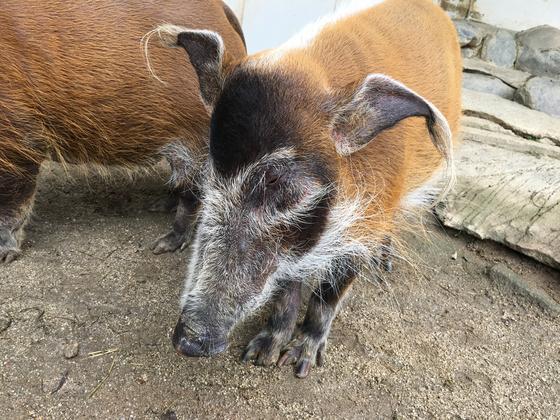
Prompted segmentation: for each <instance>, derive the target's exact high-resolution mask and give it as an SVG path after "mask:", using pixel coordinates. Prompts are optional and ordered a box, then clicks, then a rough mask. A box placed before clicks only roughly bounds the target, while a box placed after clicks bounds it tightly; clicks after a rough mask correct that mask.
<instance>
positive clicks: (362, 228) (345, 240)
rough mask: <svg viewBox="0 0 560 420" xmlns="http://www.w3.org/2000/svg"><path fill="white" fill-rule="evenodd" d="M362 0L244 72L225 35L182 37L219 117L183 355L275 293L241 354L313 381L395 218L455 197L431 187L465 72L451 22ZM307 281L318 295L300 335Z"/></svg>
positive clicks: (215, 344)
mask: <svg viewBox="0 0 560 420" xmlns="http://www.w3.org/2000/svg"><path fill="white" fill-rule="evenodd" d="M364 3H365V2H363V1H362V2H359V4H360V5H361V6H362V8H359V7H358V8H352V7H351V8H350V9H347V10H345V11H343V12H341V13H339V14H338V15H335V16H333V17H327V18H325V19H323V20H321V21H319V22H318V23H317V24H314V25H311V26H309V27H308V28H306V29H305V30H304V31H303V32H302V33H301V34H299V35H297V36H296V37H294V38H293V39H291V40H290V41H288V42H287V43H286V44H284V45H283V46H281V47H279V48H277V49H274V50H270V51H265V52H263V53H260V54H257V55H255V56H252V57H249V58H248V59H247V60H245V61H244V62H243V63H241V64H237V65H232V64H229V63H227V62H224V61H223V60H221V59H220V54H221V53H220V52H221V51H223V49H224V48H223V43H222V41H221V40H220V37H219V36H218V35H217V34H208V33H202V32H200V31H196V30H194V31H187V32H185V33H181V34H179V35H178V42H179V44H180V45H182V46H183V47H184V48H185V49H186V51H187V53H188V54H189V56H190V58H191V60H192V62H193V63H198V65H195V69H196V71H197V74H198V76H199V78H200V81H201V86H202V87H203V88H202V96H203V99H204V101H205V103H206V104H207V106H208V107H209V108H211V109H212V110H213V115H212V121H211V134H210V157H211V160H210V162H211V165H210V167H209V174H208V176H207V182H206V184H205V188H204V198H203V201H202V208H201V216H200V223H199V226H198V229H197V234H196V236H195V239H194V242H193V253H192V257H191V260H190V266H189V272H188V274H187V279H186V283H185V291H184V294H183V299H182V302H181V304H182V313H181V317H180V319H179V322H178V324H177V326H176V328H175V333H174V337H173V342H174V345H175V347H176V349H177V351H178V352H180V353H182V354H185V355H187V356H207V355H212V354H215V353H217V352H219V351H222V350H224V349H225V348H226V346H227V336H228V334H229V333H230V331H231V330H232V328H233V327H234V326H235V325H236V324H237V323H238V322H239V321H240V320H242V319H244V318H245V317H246V316H248V315H249V314H251V313H253V312H254V311H255V310H257V309H258V308H260V307H262V306H263V305H264V304H266V303H268V302H271V303H272V306H273V312H272V315H271V318H270V320H269V322H268V324H267V326H266V327H265V329H264V330H263V331H262V332H261V333H260V334H258V335H257V337H255V339H254V340H252V341H251V343H249V345H248V347H247V350H246V352H245V354H244V357H243V358H244V360H246V361H249V360H254V361H255V362H256V363H257V364H263V365H269V364H274V363H277V364H278V365H280V366H282V365H284V364H289V363H295V365H296V375H297V376H298V377H305V376H307V375H308V373H309V371H310V368H311V366H313V365H314V364H321V363H322V361H323V355H324V352H325V348H326V343H327V337H328V335H329V331H330V328H331V324H332V322H333V319H334V317H335V315H336V313H337V311H338V309H339V308H340V303H341V301H342V300H343V298H344V296H345V295H346V293H347V291H348V290H349V289H350V287H351V284H352V282H353V281H354V279H355V278H356V277H357V276H359V275H360V274H364V270H366V271H365V274H367V273H368V271H375V270H376V264H375V263H374V262H375V261H376V257H377V256H378V255H379V254H381V255H385V254H387V249H388V238H391V237H392V236H393V235H395V234H396V233H397V232H398V228H399V226H398V225H397V224H396V223H395V220H396V216H397V215H398V214H399V213H400V212H401V211H402V210H403V208H406V207H407V206H408V205H410V204H418V203H427V202H430V201H432V200H433V199H434V198H435V197H434V193H436V194H437V193H440V192H445V190H446V189H447V187H448V185H449V182H450V181H448V182H447V186H441V187H440V186H439V185H436V184H431V180H432V178H433V177H434V175H435V174H436V173H437V172H438V171H440V170H441V169H443V167H444V166H445V167H446V169H447V179H448V180H452V179H453V137H454V135H455V134H456V133H457V130H458V127H459V117H460V113H461V106H460V95H461V67H462V66H461V58H460V48H459V43H458V41H457V36H456V33H455V29H454V27H453V24H452V22H451V21H450V19H449V18H448V17H447V15H446V14H445V13H444V12H443V11H442V10H441V9H440V8H439V7H437V6H435V5H433V4H432V2H431V1H429V0H387V1H386V2H384V3H382V4H381V5H379V6H375V7H366V8H363V5H364ZM375 3H377V2H375ZM204 45H205V46H209V45H214V47H213V48H201V46H204ZM205 51H206V52H207V51H210V53H206V52H205ZM216 52H217V53H216ZM444 164H445V165H444ZM384 265H385V267H388V264H384ZM303 284H305V285H310V286H311V287H313V288H314V293H313V294H312V296H311V299H310V301H309V304H308V307H307V312H306V316H305V319H304V321H303V323H302V324H301V325H300V326H299V327H298V328H296V318H297V312H298V308H299V307H300V300H301V290H300V289H301V286H302V285H303Z"/></svg>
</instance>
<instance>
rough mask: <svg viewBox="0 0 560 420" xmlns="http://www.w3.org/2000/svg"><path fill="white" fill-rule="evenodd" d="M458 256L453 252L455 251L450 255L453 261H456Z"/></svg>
mask: <svg viewBox="0 0 560 420" xmlns="http://www.w3.org/2000/svg"><path fill="white" fill-rule="evenodd" d="M458 257H459V255H458V254H457V253H456V252H455V253H454V254H453V255H452V256H451V259H452V260H453V261H456V260H457V258H458Z"/></svg>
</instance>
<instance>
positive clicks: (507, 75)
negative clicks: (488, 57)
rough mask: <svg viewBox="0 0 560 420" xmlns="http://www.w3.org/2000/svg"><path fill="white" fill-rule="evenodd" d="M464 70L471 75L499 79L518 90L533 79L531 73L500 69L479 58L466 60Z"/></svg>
mask: <svg viewBox="0 0 560 420" xmlns="http://www.w3.org/2000/svg"><path fill="white" fill-rule="evenodd" d="M463 68H464V69H465V71H467V72H469V73H480V74H486V75H489V76H494V77H497V78H498V79H500V80H501V81H503V82H504V83H506V84H507V85H509V86H512V87H514V88H516V89H519V88H520V87H522V86H523V85H524V84H525V83H526V82H527V80H529V79H530V78H531V77H532V75H531V73H526V72H524V71H520V70H514V69H506V68H503V67H498V66H495V65H493V64H491V63H488V62H486V61H484V60H481V59H479V58H466V59H464V60H463Z"/></svg>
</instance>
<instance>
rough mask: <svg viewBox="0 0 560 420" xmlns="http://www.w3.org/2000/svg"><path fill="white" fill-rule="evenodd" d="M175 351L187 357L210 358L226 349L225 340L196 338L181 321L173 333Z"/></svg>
mask: <svg viewBox="0 0 560 420" xmlns="http://www.w3.org/2000/svg"><path fill="white" fill-rule="evenodd" d="M173 346H174V347H175V351H176V352H177V353H178V354H180V355H182V356H187V357H211V356H215V355H217V354H219V353H222V352H223V351H225V350H226V349H227V338H221V337H197V336H195V335H194V334H193V333H192V332H190V329H189V328H187V327H186V325H185V324H184V323H183V321H182V320H181V319H179V322H178V323H177V326H176V327H175V331H174V332H173Z"/></svg>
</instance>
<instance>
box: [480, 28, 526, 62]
mask: <svg viewBox="0 0 560 420" xmlns="http://www.w3.org/2000/svg"><path fill="white" fill-rule="evenodd" d="M480 57H481V58H482V59H483V60H486V61H489V62H491V63H494V64H495V65H497V66H500V67H507V68H510V67H513V64H514V63H515V60H516V59H517V43H516V42H515V36H514V35H513V33H511V32H509V31H506V30H505V29H499V30H498V31H497V32H496V33H495V34H492V35H488V36H487V37H486V39H485V40H484V44H483V45H482V50H481V52H480Z"/></svg>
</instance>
